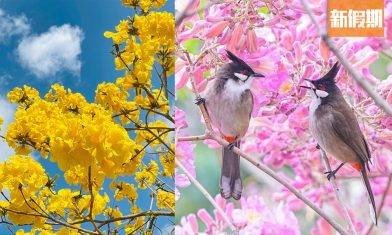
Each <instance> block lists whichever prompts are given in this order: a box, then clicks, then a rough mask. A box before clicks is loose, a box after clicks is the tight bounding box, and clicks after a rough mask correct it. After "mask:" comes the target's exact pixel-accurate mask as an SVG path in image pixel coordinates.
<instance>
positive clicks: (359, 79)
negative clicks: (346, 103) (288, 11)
mask: <svg viewBox="0 0 392 235" xmlns="http://www.w3.org/2000/svg"><path fill="white" fill-rule="evenodd" d="M301 3H302V5H303V6H304V8H305V10H306V12H307V13H308V15H309V17H310V20H311V21H312V23H313V24H314V26H315V27H316V29H317V32H318V33H319V35H320V37H321V38H322V40H323V41H324V42H325V44H326V45H327V46H328V48H329V49H330V50H331V51H332V52H333V53H334V54H335V56H336V58H337V59H338V60H339V61H340V63H341V64H342V65H343V66H344V68H345V69H346V71H347V72H348V73H349V74H350V75H351V77H352V78H354V80H355V81H356V82H357V83H358V84H359V86H360V87H362V89H364V90H365V91H366V92H367V93H368V95H369V96H370V97H372V99H373V100H374V102H375V103H376V104H377V105H378V106H379V107H380V108H381V109H383V110H384V111H385V113H387V114H388V115H390V116H392V107H391V106H390V105H389V104H388V103H387V102H386V101H385V100H384V99H383V98H382V97H381V96H380V95H379V94H378V93H377V92H376V91H375V90H374V89H373V87H372V86H371V85H370V84H369V82H368V81H367V80H366V79H364V78H363V77H362V76H361V75H360V74H359V73H358V72H357V71H356V70H355V69H354V68H353V66H352V65H351V64H350V62H349V61H348V60H347V58H346V57H345V56H344V55H343V54H342V53H341V52H340V50H339V49H338V48H337V47H336V46H335V44H334V42H333V41H332V40H331V38H330V37H328V35H327V33H326V32H325V30H324V29H321V28H320V25H319V23H318V22H317V20H316V18H315V17H314V15H313V13H312V11H311V9H310V7H309V4H308V3H307V2H306V1H305V0H301Z"/></svg>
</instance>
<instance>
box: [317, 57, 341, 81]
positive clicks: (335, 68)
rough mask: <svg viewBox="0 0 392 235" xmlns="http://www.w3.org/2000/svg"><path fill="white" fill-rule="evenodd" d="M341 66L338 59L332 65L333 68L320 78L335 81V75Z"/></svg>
mask: <svg viewBox="0 0 392 235" xmlns="http://www.w3.org/2000/svg"><path fill="white" fill-rule="evenodd" d="M339 68H340V64H339V62H338V61H336V63H335V64H334V65H333V66H332V68H331V69H330V70H329V71H328V73H326V74H325V75H324V76H323V77H322V78H320V79H319V80H320V81H326V80H330V81H335V77H336V75H337V74H338V72H339Z"/></svg>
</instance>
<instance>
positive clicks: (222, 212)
mask: <svg viewBox="0 0 392 235" xmlns="http://www.w3.org/2000/svg"><path fill="white" fill-rule="evenodd" d="M176 165H177V166H178V167H179V168H180V169H181V170H182V171H183V172H184V173H185V175H186V176H187V177H188V178H189V180H190V181H191V182H192V183H193V184H194V185H195V186H196V188H197V189H198V190H199V191H200V192H201V193H202V194H203V196H204V197H205V198H207V200H208V201H209V202H210V203H211V204H212V205H213V206H214V207H215V208H216V210H217V211H218V212H219V214H221V216H222V218H223V219H224V220H225V222H226V223H227V225H228V226H229V227H230V229H231V230H232V231H237V229H236V228H235V227H234V225H233V224H232V223H231V221H230V219H229V217H228V216H227V215H226V213H225V212H224V211H223V209H222V208H221V207H220V206H219V205H218V204H217V203H216V202H215V200H214V198H213V197H212V196H211V195H210V194H209V193H208V191H207V190H206V189H205V188H204V187H203V185H201V184H200V183H199V181H197V179H195V178H194V177H193V176H192V174H191V173H190V172H189V171H188V170H187V169H186V168H185V167H184V165H182V163H181V161H180V160H179V159H177V158H176Z"/></svg>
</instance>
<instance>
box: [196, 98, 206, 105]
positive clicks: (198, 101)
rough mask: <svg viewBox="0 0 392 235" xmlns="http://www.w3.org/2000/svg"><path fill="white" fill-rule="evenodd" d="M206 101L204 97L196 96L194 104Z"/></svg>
mask: <svg viewBox="0 0 392 235" xmlns="http://www.w3.org/2000/svg"><path fill="white" fill-rule="evenodd" d="M205 103H206V99H204V98H202V97H197V98H196V102H195V104H196V105H201V104H205Z"/></svg>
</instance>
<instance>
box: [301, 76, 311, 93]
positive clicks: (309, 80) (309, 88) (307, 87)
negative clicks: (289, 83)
mask: <svg viewBox="0 0 392 235" xmlns="http://www.w3.org/2000/svg"><path fill="white" fill-rule="evenodd" d="M304 80H305V81H308V82H310V83H312V85H313V80H311V79H307V78H305V79H304ZM299 87H301V88H305V89H308V90H313V89H314V88H313V87H310V86H299Z"/></svg>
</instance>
